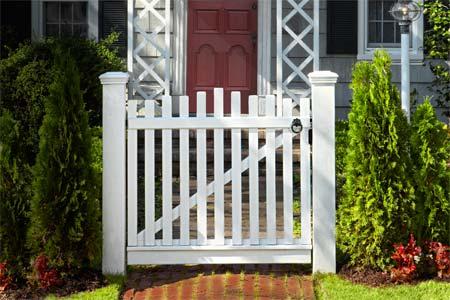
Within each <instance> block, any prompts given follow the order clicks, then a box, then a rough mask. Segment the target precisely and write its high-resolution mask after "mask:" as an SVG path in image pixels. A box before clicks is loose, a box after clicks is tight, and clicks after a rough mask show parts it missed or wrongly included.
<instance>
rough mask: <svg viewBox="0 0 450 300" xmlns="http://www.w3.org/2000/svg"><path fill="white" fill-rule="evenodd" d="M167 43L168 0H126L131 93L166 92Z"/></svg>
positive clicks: (149, 95)
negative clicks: (150, 53)
mask: <svg viewBox="0 0 450 300" xmlns="http://www.w3.org/2000/svg"><path fill="white" fill-rule="evenodd" d="M161 37H164V38H163V42H161ZM170 47H171V46H170V0H129V1H128V71H129V72H130V73H131V74H132V78H131V84H130V89H131V90H130V94H131V95H132V96H134V95H136V94H137V95H139V96H141V97H142V98H143V99H155V98H157V97H158V96H160V95H161V94H164V95H168V94H169V93H170ZM149 49H151V52H152V55H151V58H150V57H149ZM149 86H151V87H149Z"/></svg>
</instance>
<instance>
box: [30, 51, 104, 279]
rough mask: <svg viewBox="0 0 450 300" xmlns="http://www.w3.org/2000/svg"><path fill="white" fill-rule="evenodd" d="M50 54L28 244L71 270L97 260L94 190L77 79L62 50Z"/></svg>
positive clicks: (88, 134)
mask: <svg viewBox="0 0 450 300" xmlns="http://www.w3.org/2000/svg"><path fill="white" fill-rule="evenodd" d="M55 53H56V55H55V62H56V63H55V64H54V68H53V72H54V81H53V82H52V84H51V85H50V87H49V96H48V97H47V98H46V100H45V116H44V120H43V124H42V126H41V128H40V130H39V134H40V144H39V154H38V156H37V159H36V165H35V166H34V170H33V171H34V181H33V198H32V202H31V218H30V219H31V220H30V221H31V225H30V230H29V232H28V242H29V245H30V248H31V250H32V253H33V255H39V254H44V255H46V256H47V257H48V258H49V259H50V262H51V264H52V265H53V266H57V267H58V268H61V269H63V270H69V271H70V272H76V270H77V269H79V268H82V267H93V266H95V264H96V263H97V262H98V261H97V259H98V258H99V250H100V245H101V240H100V220H99V215H100V214H99V203H98V199H97V198H96V197H95V195H96V194H97V192H96V190H97V189H98V187H96V186H95V183H96V180H95V175H94V170H93V167H92V157H91V136H90V133H91V131H90V128H89V125H88V114H87V112H86V111H85V105H84V102H83V98H82V92H81V90H80V78H79V76H80V75H79V73H78V71H77V67H76V64H75V61H74V60H73V59H72V58H71V57H70V55H69V54H67V52H64V50H61V49H57V50H55Z"/></svg>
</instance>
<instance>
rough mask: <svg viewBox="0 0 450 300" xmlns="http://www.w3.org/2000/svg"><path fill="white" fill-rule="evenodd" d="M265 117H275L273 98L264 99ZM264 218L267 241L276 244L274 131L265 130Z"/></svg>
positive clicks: (270, 96)
mask: <svg viewBox="0 0 450 300" xmlns="http://www.w3.org/2000/svg"><path fill="white" fill-rule="evenodd" d="M266 115H267V116H274V115H275V97H274V96H272V95H269V96H267V97H266ZM266 147H267V149H266V218H267V225H266V228H267V239H268V240H269V241H270V243H272V244H275V243H276V230H277V226H276V222H277V216H276V169H275V168H276V161H275V130H274V129H267V130H266Z"/></svg>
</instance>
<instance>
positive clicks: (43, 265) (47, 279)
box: [34, 254, 62, 289]
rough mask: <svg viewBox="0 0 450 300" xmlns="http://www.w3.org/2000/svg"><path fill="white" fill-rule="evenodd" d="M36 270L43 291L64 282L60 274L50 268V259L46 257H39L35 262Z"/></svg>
mask: <svg viewBox="0 0 450 300" xmlns="http://www.w3.org/2000/svg"><path fill="white" fill-rule="evenodd" d="M34 270H35V273H36V276H37V280H38V282H39V285H40V287H41V288H43V289H48V288H51V287H54V286H58V285H61V283H62V280H61V278H60V276H59V272H58V271H57V270H56V269H55V268H50V267H49V266H48V258H47V257H46V256H45V255H42V254H41V255H39V256H38V257H36V260H35V261H34Z"/></svg>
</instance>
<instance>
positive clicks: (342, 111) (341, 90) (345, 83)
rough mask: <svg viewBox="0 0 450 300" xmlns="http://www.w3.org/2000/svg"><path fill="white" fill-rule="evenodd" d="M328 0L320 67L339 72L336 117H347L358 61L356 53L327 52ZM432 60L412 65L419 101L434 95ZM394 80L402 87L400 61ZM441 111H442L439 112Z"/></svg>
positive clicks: (324, 8)
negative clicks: (330, 53) (351, 84)
mask: <svg viewBox="0 0 450 300" xmlns="http://www.w3.org/2000/svg"><path fill="white" fill-rule="evenodd" d="M326 45H327V1H326V0H322V1H321V3H320V69H321V70H331V71H333V72H335V73H337V74H339V79H338V83H337V86H336V117H337V118H339V119H345V118H347V115H348V112H349V110H350V101H351V98H352V93H351V90H350V89H349V84H350V82H351V74H352V73H351V71H352V67H353V65H354V64H355V63H356V62H357V61H358V60H357V59H356V55H329V54H327V47H326ZM429 63H430V60H425V61H424V63H423V65H411V67H410V68H411V91H414V90H417V95H418V101H419V102H422V101H423V97H424V96H428V95H430V96H431V95H432V94H431V92H430V91H429V90H428V87H429V86H430V83H431V81H432V80H433V73H431V71H430V68H429ZM392 81H393V82H394V83H395V84H396V85H397V86H398V87H399V88H400V82H401V69H400V65H399V63H394V65H393V66H392ZM439 113H440V112H439Z"/></svg>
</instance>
